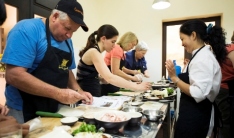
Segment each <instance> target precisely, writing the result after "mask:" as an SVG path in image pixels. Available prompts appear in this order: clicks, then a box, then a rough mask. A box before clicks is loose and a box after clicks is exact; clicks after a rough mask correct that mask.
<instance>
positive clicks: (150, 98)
mask: <svg viewBox="0 0 234 138" xmlns="http://www.w3.org/2000/svg"><path fill="white" fill-rule="evenodd" d="M146 98H147V99H149V100H159V98H158V97H146Z"/></svg>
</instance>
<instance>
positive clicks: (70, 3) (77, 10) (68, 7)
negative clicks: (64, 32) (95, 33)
mask: <svg viewBox="0 0 234 138" xmlns="http://www.w3.org/2000/svg"><path fill="white" fill-rule="evenodd" d="M55 9H57V10H60V11H63V12H65V13H67V15H68V16H69V17H70V18H71V19H72V20H73V21H74V22H75V23H77V24H80V25H81V27H82V29H83V30H84V31H85V32H87V31H88V30H89V28H88V27H87V25H86V24H85V23H84V21H83V19H84V13H83V8H82V6H81V5H80V3H78V2H77V1H76V0H60V1H59V2H58V4H57V5H56V6H55Z"/></svg>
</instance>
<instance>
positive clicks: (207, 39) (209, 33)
mask: <svg viewBox="0 0 234 138" xmlns="http://www.w3.org/2000/svg"><path fill="white" fill-rule="evenodd" d="M180 32H181V33H183V34H186V35H188V36H190V35H191V34H192V32H196V36H197V38H198V39H200V40H201V41H202V42H204V43H205V44H209V45H210V46H211V47H212V49H213V51H214V54H215V56H216V59H217V61H218V62H219V63H222V62H223V61H224V60H225V59H226V56H227V50H226V42H225V39H226V38H225V32H224V31H223V29H222V28H221V27H218V26H214V27H212V25H211V24H209V25H208V26H206V24H205V23H204V22H203V21H201V20H198V19H195V20H189V21H187V22H185V23H184V24H183V25H182V26H181V27H180Z"/></svg>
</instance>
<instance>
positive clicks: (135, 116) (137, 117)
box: [128, 112, 142, 126]
mask: <svg viewBox="0 0 234 138" xmlns="http://www.w3.org/2000/svg"><path fill="white" fill-rule="evenodd" d="M128 114H129V115H130V116H131V119H130V120H129V122H128V125H129V126H137V125H138V124H140V122H141V118H142V114H141V113H139V112H129V113H128Z"/></svg>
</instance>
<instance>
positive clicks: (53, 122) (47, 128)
mask: <svg viewBox="0 0 234 138" xmlns="http://www.w3.org/2000/svg"><path fill="white" fill-rule="evenodd" d="M101 110H103V109H101ZM160 110H162V111H164V113H165V114H166V113H167V110H168V104H164V105H163V106H162V107H161V109H160ZM60 119H61V118H47V117H43V118H41V122H42V127H40V128H38V129H36V130H33V131H32V132H30V133H29V134H28V135H27V136H26V138H38V137H40V136H42V135H45V134H47V133H49V132H51V131H52V130H53V128H54V127H55V126H61V125H62V124H61V122H60ZM164 119H165V116H164V117H163V118H162V119H161V120H160V121H159V122H152V121H148V120H147V119H146V118H145V117H143V118H142V120H141V124H140V125H139V126H136V127H128V126H125V127H124V129H123V131H122V132H120V133H118V134H114V135H113V134H112V136H113V138H118V137H119V138H120V137H123V136H124V137H129V138H131V137H136V136H137V137H139V136H143V137H150V138H152V137H155V136H156V135H157V132H158V130H159V129H160V128H161V126H162V122H163V121H164ZM81 123H82V121H79V122H77V123H76V124H75V125H74V126H72V128H71V130H70V132H72V131H73V130H75V129H77V128H79V126H80V125H81Z"/></svg>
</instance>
